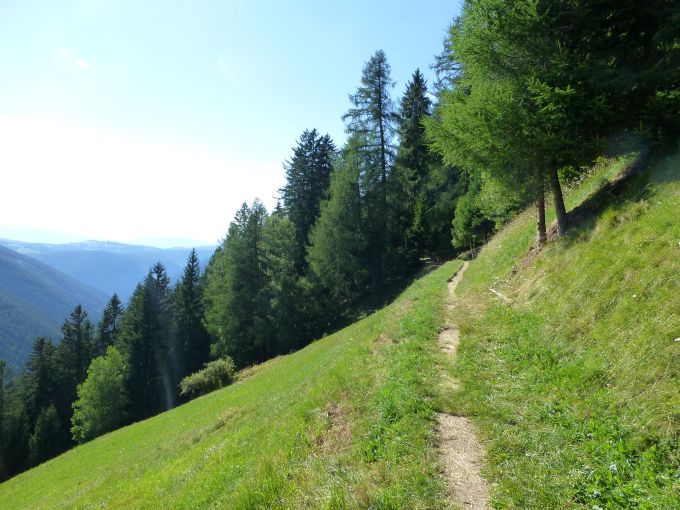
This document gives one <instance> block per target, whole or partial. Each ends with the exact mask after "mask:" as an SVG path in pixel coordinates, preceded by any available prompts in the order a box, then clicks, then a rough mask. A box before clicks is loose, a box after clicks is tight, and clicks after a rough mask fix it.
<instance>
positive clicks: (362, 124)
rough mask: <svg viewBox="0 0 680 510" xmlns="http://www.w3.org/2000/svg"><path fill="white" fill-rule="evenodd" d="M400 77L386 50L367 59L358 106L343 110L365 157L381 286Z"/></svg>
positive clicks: (374, 281) (363, 182)
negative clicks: (396, 87)
mask: <svg viewBox="0 0 680 510" xmlns="http://www.w3.org/2000/svg"><path fill="white" fill-rule="evenodd" d="M393 86H394V82H393V81H392V79H391V77H390V65H389V64H388V62H387V57H386V56H385V53H384V52H383V51H382V50H379V51H377V52H376V53H375V54H374V55H373V56H372V57H371V58H370V59H369V61H368V62H366V64H365V66H364V69H363V73H362V77H361V86H359V87H358V88H357V91H356V93H354V94H350V101H351V102H352V105H353V107H352V108H350V110H349V111H348V112H347V113H346V114H345V115H344V116H343V120H345V121H346V122H347V125H346V131H347V134H348V135H349V137H350V139H352V140H353V142H352V146H353V149H352V150H356V151H357V154H358V155H359V156H360V158H361V162H360V164H359V166H358V168H359V170H360V173H359V180H358V184H359V191H360V194H361V196H362V202H363V207H362V208H363V210H364V212H365V218H366V222H365V227H366V229H367V230H366V232H364V233H363V235H364V236H365V239H366V240H368V241H369V243H368V246H367V250H368V261H369V262H370V264H371V269H370V275H371V287H372V288H373V289H374V290H377V289H378V288H380V287H381V286H382V285H383V284H384V280H385V274H386V272H387V267H388V266H389V265H391V264H390V262H391V258H392V255H393V254H392V251H391V247H390V246H389V234H388V215H389V212H388V181H389V179H390V174H391V167H392V162H393V159H394V147H393V145H392V139H393V137H394V133H395V121H396V120H397V115H396V113H395V111H394V105H393V103H392V100H391V98H390V89H392V87H393Z"/></svg>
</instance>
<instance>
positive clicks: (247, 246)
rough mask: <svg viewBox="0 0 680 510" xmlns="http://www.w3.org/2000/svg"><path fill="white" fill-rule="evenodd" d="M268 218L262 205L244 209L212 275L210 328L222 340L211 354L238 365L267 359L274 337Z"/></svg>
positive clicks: (208, 310)
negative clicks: (265, 252)
mask: <svg viewBox="0 0 680 510" xmlns="http://www.w3.org/2000/svg"><path fill="white" fill-rule="evenodd" d="M266 217H267V211H266V209H265V208H264V205H262V202H260V201H259V200H255V201H254V202H253V204H252V206H250V207H249V206H248V205H247V204H243V205H242V206H241V208H240V209H239V211H238V212H237V213H236V217H235V218H234V221H233V222H232V223H231V225H230V226H229V232H228V233H227V237H226V239H225V240H224V242H223V243H222V246H221V247H220V249H219V250H217V251H216V252H215V255H214V256H213V259H212V260H211V262H210V264H209V268H208V273H207V283H206V300H207V307H206V319H205V323H206V327H207V328H208V331H210V332H211V333H212V334H213V335H214V336H215V338H216V342H215V343H214V344H213V345H212V346H211V354H212V355H213V356H214V357H220V356H223V355H228V356H231V357H232V358H233V360H234V362H235V363H236V364H237V366H245V365H247V364H249V363H253V362H256V361H263V360H264V359H266V348H265V343H266V339H267V338H269V337H270V336H271V335H272V334H273V332H272V330H271V328H272V324H271V321H270V320H269V318H268V314H269V302H268V299H267V295H268V291H267V287H268V281H267V275H266V271H265V267H264V264H263V258H262V253H261V249H262V244H261V240H262V230H263V225H264V221H265V218H266Z"/></svg>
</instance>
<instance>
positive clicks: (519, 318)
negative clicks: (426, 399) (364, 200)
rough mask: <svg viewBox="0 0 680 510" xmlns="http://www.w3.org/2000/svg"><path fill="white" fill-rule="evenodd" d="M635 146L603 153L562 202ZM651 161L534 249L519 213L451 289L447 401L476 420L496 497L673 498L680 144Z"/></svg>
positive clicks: (514, 500) (604, 503)
mask: <svg viewBox="0 0 680 510" xmlns="http://www.w3.org/2000/svg"><path fill="white" fill-rule="evenodd" d="M631 159H632V156H629V157H628V158H624V159H623V160H617V161H613V162H609V163H606V162H603V163H601V164H600V166H599V167H598V168H596V169H595V171H594V172H593V173H592V175H591V176H590V177H589V178H588V179H587V180H586V181H585V182H584V183H582V184H581V185H580V186H578V187H577V188H575V189H573V190H571V191H570V192H569V193H568V196H567V202H568V206H569V207H573V206H574V205H577V204H578V203H580V202H581V201H583V200H584V199H585V198H586V197H587V196H588V195H590V194H591V193H594V192H595V191H596V190H597V188H598V186H599V185H600V184H601V183H602V182H603V181H605V180H606V179H608V178H611V177H612V176H613V175H614V174H615V173H616V172H617V171H618V170H620V169H621V168H622V167H623V166H625V164H629V163H630V162H631ZM650 166H651V170H650V171H648V172H647V174H646V175H645V176H642V177H639V178H636V179H634V180H633V182H632V183H630V184H629V185H628V186H627V189H626V190H625V192H624V193H623V195H622V196H619V197H618V198H617V199H616V200H615V201H613V202H611V203H609V205H608V206H606V207H605V208H604V209H603V210H601V211H600V212H598V213H597V215H595V216H594V217H593V218H591V219H589V220H588V221H586V223H584V224H582V225H579V226H577V227H576V228H574V229H573V230H572V231H570V233H569V235H568V237H567V238H566V239H563V240H560V241H555V242H551V243H549V244H548V246H546V247H545V248H544V249H543V250H541V252H540V253H538V254H531V255H527V253H528V249H529V247H530V245H531V243H532V241H533V236H534V234H533V228H534V227H533V217H532V216H531V212H530V211H528V212H527V213H525V214H523V215H521V216H520V217H518V218H517V219H516V220H515V221H514V222H513V223H512V224H511V225H509V226H508V227H507V228H506V229H504V231H502V232H501V233H499V235H498V236H496V237H495V238H494V239H493V240H492V241H491V242H490V243H489V245H488V246H486V247H485V248H484V249H483V250H482V252H481V254H480V256H479V257H478V259H477V260H475V261H474V262H473V263H472V265H471V268H470V270H469V271H468V272H467V273H466V276H465V279H464V280H463V282H462V284H461V286H460V287H459V293H460V298H461V300H460V303H461V304H460V312H459V313H460V318H459V320H460V321H461V330H462V341H461V347H460V352H459V357H458V360H457V362H456V364H455V366H454V367H453V368H452V369H451V371H452V374H453V375H455V376H456V377H458V378H459V379H460V380H461V381H462V391H461V392H460V393H458V394H457V395H455V396H452V397H451V398H450V399H449V400H448V402H446V406H447V408H448V409H450V410H452V411H455V412H461V413H465V414H469V415H472V416H474V417H475V421H476V422H477V423H478V424H479V426H480V429H481V432H482V438H483V440H484V441H485V442H486V443H487V444H488V450H489V453H488V460H489V462H488V466H487V468H486V474H487V476H488V477H489V478H490V479H491V480H492V481H493V482H495V488H494V494H493V498H494V505H495V506H496V508H521V509H525V508H527V509H528V508H536V509H548V508H550V509H552V508H559V509H568V508H588V509H599V508H601V509H604V508H622V509H623V508H626V509H627V508H640V509H652V508H658V509H670V508H680V495H679V494H680V384H679V377H678V376H679V375H680V373H679V370H680V340H677V339H678V338H679V337H680V156H678V155H675V156H673V157H659V158H657V159H656V160H655V161H653V163H652V164H651V165H650ZM526 257H530V258H529V259H526ZM490 288H494V289H497V290H499V291H500V292H502V293H504V294H506V295H508V296H509V297H510V298H511V299H512V304H511V305H507V304H504V303H503V302H502V301H500V300H499V299H498V298H497V297H495V296H494V295H493V294H492V293H491V292H490V291H489V289H490Z"/></svg>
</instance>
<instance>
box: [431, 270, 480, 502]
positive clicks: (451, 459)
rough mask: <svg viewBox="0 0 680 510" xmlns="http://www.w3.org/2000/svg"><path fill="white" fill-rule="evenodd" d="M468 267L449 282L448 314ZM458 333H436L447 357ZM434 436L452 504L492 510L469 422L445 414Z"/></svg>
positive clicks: (454, 328) (439, 418) (451, 384)
mask: <svg viewBox="0 0 680 510" xmlns="http://www.w3.org/2000/svg"><path fill="white" fill-rule="evenodd" d="M468 267H469V263H467V262H465V263H464V264H463V267H461V268H460V269H459V270H458V272H457V273H456V276H455V277H454V278H453V279H452V280H451V281H450V282H449V297H448V300H447V305H448V308H449V310H452V309H453V308H454V307H455V306H456V294H455V292H456V287H458V284H459V283H460V281H461V280H462V279H463V273H465V271H467V268H468ZM459 338H460V333H459V331H458V327H457V326H456V325H455V324H449V325H448V326H447V328H446V329H444V330H443V331H442V332H441V333H439V337H438V338H437V342H438V343H439V346H440V347H441V348H442V350H443V351H444V352H445V353H446V354H448V355H449V356H455V355H456V351H457V349H458V341H459ZM445 381H446V383H447V384H448V385H449V387H450V388H451V389H452V390H453V391H457V389H458V383H457V381H455V380H451V379H449V378H447V379H445ZM437 434H438V437H439V453H440V455H441V459H442V464H443V465H444V471H445V473H446V478H447V479H448V481H449V486H450V488H451V499H452V501H453V502H454V503H455V504H456V505H457V506H459V507H460V508H463V509H472V510H491V505H490V504H489V499H490V498H489V485H488V483H487V482H486V480H484V478H482V475H481V473H480V470H481V467H482V465H483V463H484V448H483V447H482V445H481V443H480V442H479V441H478V440H477V436H476V433H475V429H474V426H473V425H472V422H471V421H470V420H469V419H468V418H466V417H464V416H453V415H450V414H446V413H439V414H437Z"/></svg>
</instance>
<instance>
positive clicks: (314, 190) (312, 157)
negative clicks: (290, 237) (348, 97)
mask: <svg viewBox="0 0 680 510" xmlns="http://www.w3.org/2000/svg"><path fill="white" fill-rule="evenodd" d="M335 155H336V150H335V146H334V144H333V141H332V140H331V138H330V136H328V135H324V136H321V135H319V133H318V132H317V131H316V129H312V130H311V131H309V130H305V131H304V132H303V133H302V135H301V136H300V140H299V142H298V143H297V145H296V146H295V147H294V148H293V156H292V158H291V159H290V161H287V162H286V163H285V164H284V168H285V170H286V184H285V186H284V187H283V188H282V189H281V198H282V199H283V205H284V207H285V210H286V213H287V215H288V218H290V221H291V222H292V223H293V225H294V227H295V241H296V242H295V246H293V247H292V249H293V250H294V251H293V254H294V258H295V265H296V270H297V273H298V275H302V274H304V272H305V269H306V260H305V254H306V249H307V245H308V244H309V231H310V230H311V228H312V225H313V224H314V222H315V221H316V219H317V217H318V216H319V205H320V204H321V201H322V200H324V199H326V198H328V187H329V185H330V178H331V172H332V171H333V159H334V158H335Z"/></svg>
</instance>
